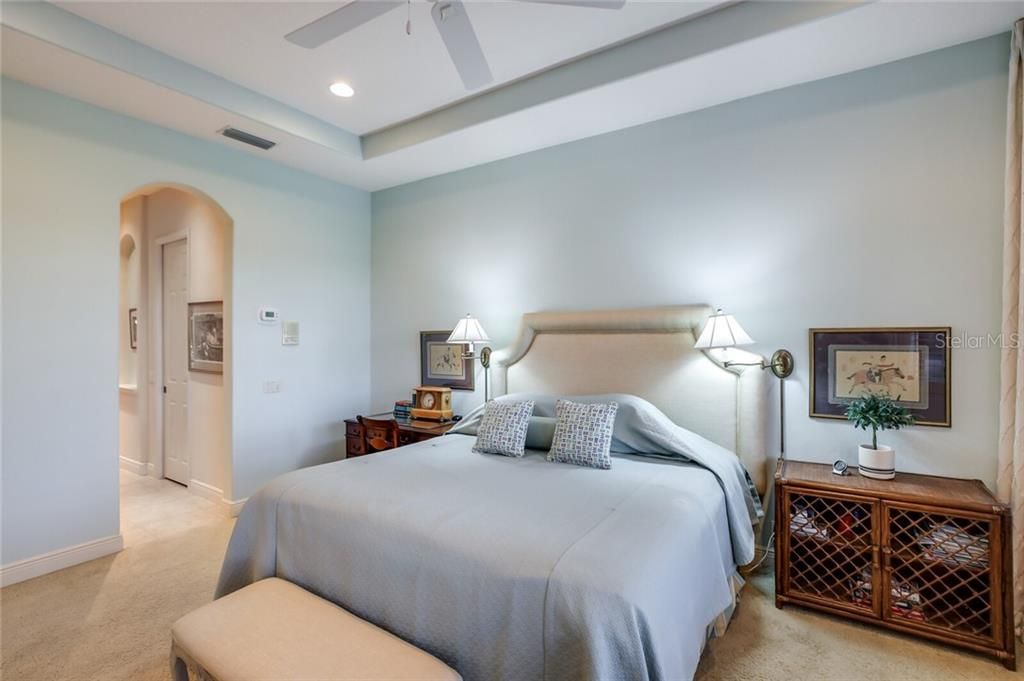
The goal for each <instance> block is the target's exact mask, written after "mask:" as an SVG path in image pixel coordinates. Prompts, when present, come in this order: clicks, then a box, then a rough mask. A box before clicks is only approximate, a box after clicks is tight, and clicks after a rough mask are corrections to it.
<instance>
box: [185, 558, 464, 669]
mask: <svg viewBox="0 0 1024 681" xmlns="http://www.w3.org/2000/svg"><path fill="white" fill-rule="evenodd" d="M171 639H172V643H171V676H172V677H173V678H174V680H175V681H188V678H189V670H190V669H191V670H193V671H194V672H196V675H197V676H198V677H200V678H202V679H214V680H215V681H312V680H314V679H315V680H316V681H355V680H357V679H358V681H461V677H460V676H459V675H458V674H457V673H456V672H455V671H454V670H452V669H451V668H450V667H448V666H447V665H445V664H444V663H442V662H441V661H440V660H438V659H437V658H435V657H433V656H431V655H428V654H427V653H425V652H423V651H422V650H420V649H419V648H416V647H415V646H412V645H410V644H408V643H406V642H405V641H403V640H402V639H400V638H398V637H397V636H394V635H393V634H390V633H388V632H386V631H384V630H383V629H381V628H380V627H376V626H374V625H372V624H370V623H369V622H366V621H364V620H361V619H359V618H358V617H356V616H355V615H353V614H351V613H349V612H347V611H346V610H343V609H341V608H339V607H338V606H336V605H334V604H333V603H330V602H328V601H325V600H324V599H322V598H319V597H318V596H314V595H313V594H311V593H309V592H308V591H306V590H304V589H302V588H300V587H298V586H295V585H294V584H292V583H290V582H286V581H284V580H283V579H277V578H271V579H264V580H262V581H259V582H256V583H255V584H250V585H249V586H247V587H245V588H244V589H241V590H239V591H236V592H235V593H233V594H229V595H228V596H225V597H224V598H220V599H218V600H216V601H214V602H213V603H210V604H208V605H204V606H203V607H201V608H199V609H198V610H196V611H194V612H191V613H189V614H188V615H185V616H184V617H182V618H181V619H180V620H178V621H177V622H175V623H174V626H173V627H172V628H171Z"/></svg>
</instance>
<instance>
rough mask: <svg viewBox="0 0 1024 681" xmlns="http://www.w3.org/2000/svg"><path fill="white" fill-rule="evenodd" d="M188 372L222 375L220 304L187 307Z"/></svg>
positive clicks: (222, 332)
mask: <svg viewBox="0 0 1024 681" xmlns="http://www.w3.org/2000/svg"><path fill="white" fill-rule="evenodd" d="M188 370H189V371H205V372H207V373H211V374H222V373H224V303H223V302H222V301H220V300H215V301H209V302H203V303H189V304H188Z"/></svg>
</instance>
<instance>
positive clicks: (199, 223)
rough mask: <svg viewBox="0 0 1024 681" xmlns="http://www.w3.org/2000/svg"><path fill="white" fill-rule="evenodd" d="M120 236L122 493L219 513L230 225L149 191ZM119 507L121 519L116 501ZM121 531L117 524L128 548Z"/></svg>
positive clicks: (185, 191) (223, 489)
mask: <svg viewBox="0 0 1024 681" xmlns="http://www.w3.org/2000/svg"><path fill="white" fill-rule="evenodd" d="M119 230H120V243H121V260H120V263H121V269H122V272H121V278H120V281H121V287H120V288H121V290H120V294H119V305H120V310H119V315H118V319H119V321H118V324H119V325H120V327H121V328H120V329H119V333H118V338H119V348H118V352H119V362H118V366H119V377H118V391H119V399H120V412H119V431H120V438H119V442H120V450H121V451H120V452H119V456H120V464H121V468H122V470H123V471H125V473H122V483H124V481H125V478H126V476H127V477H129V478H130V479H131V480H134V479H135V478H134V477H132V476H144V477H147V478H152V479H155V480H160V481H163V480H172V481H174V482H175V483H177V484H179V485H181V486H182V487H184V488H187V490H188V491H189V492H191V493H193V494H195V495H198V496H200V497H203V498H206V499H208V500H210V501H212V502H214V503H215V504H217V505H218V506H220V505H222V504H223V500H224V499H225V498H230V493H231V490H230V485H231V416H230V415H231V354H232V352H231V351H232V345H231V335H232V334H231V299H232V295H231V294H232V291H231V281H232V277H231V245H232V240H233V230H234V224H233V222H232V220H231V218H230V216H229V215H228V214H227V212H226V211H224V209H223V208H222V207H221V206H220V205H219V204H218V203H217V202H216V201H214V200H213V199H212V198H210V197H209V196H207V195H206V194H205V193H203V192H202V191H200V190H198V189H195V188H193V187H189V186H185V185H181V184H177V183H154V184H149V185H145V186H143V187H140V188H138V189H136V190H133V191H132V192H129V193H128V194H127V195H125V196H124V197H123V198H122V200H121V205H120V225H119ZM146 484H147V485H149V487H148V488H153V489H158V488H157V487H156V486H154V485H152V484H151V483H146ZM161 484H162V485H163V486H162V487H159V489H161V490H165V491H166V489H167V484H166V483H161ZM143 488H144V487H139V489H143ZM122 492H124V486H123V485H122ZM121 506H122V516H124V514H125V513H126V512H127V511H128V510H130V509H127V508H126V500H125V495H124V493H122V502H121ZM129 529H130V528H128V527H125V522H124V521H122V530H123V532H126V535H125V541H126V543H131V541H132V536H131V532H130V531H129Z"/></svg>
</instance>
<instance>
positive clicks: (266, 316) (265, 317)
mask: <svg viewBox="0 0 1024 681" xmlns="http://www.w3.org/2000/svg"><path fill="white" fill-rule="evenodd" d="M280 318H281V315H280V314H279V313H278V311H277V308H274V307H261V308H260V324H276V323H277V320H278V319H280Z"/></svg>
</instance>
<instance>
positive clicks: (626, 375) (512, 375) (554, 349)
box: [491, 305, 768, 494]
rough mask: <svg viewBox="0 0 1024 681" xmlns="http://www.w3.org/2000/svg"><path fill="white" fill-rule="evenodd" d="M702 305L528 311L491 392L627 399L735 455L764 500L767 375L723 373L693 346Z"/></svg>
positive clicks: (495, 364)
mask: <svg viewBox="0 0 1024 681" xmlns="http://www.w3.org/2000/svg"><path fill="white" fill-rule="evenodd" d="M711 312H712V310H711V308H710V307H708V306H707V305H679V306H670V307H653V308H641V309H631V310H600V311H587V312H534V313H530V314H526V315H523V320H522V325H521V327H520V330H519V337H518V338H517V339H516V341H515V342H514V343H513V344H512V345H511V346H510V347H508V348H505V349H503V350H500V351H497V352H495V353H494V355H493V356H492V358H491V362H492V376H493V380H494V394H495V395H504V394H507V393H517V392H536V393H545V394H555V395H593V394H600V393H630V394H633V395H638V396H640V397H642V398H644V399H645V400H647V401H649V402H651V403H652V404H654V405H655V406H656V407H658V408H659V409H661V410H662V411H663V412H664V413H665V414H666V415H667V416H668V417H669V418H671V419H672V420H673V421H675V422H676V423H678V424H679V425H680V426H682V427H684V428H687V429H688V430H692V431H694V432H695V433H698V434H700V435H703V436H704V437H706V438H708V439H709V440H711V441H713V442H716V443H718V444H720V445H722V446H723V447H726V448H727V449H730V450H732V451H734V452H736V453H737V454H738V455H739V457H740V459H741V460H742V461H743V463H744V465H745V466H746V467H747V470H749V471H750V475H751V477H752V478H753V479H754V483H755V484H756V485H757V488H758V491H760V492H761V493H762V494H763V493H764V491H765V486H766V484H767V480H768V471H767V470H766V462H767V456H766V451H767V447H766V442H765V409H766V402H767V394H766V378H765V372H764V371H760V370H758V369H756V368H754V369H752V370H743V369H741V368H738V367H730V368H725V367H723V366H722V364H721V362H720V361H718V360H717V359H716V358H715V356H714V355H712V354H711V353H705V352H703V351H701V350H697V349H695V348H694V347H693V345H694V343H695V342H696V335H697V333H698V332H699V330H700V326H701V325H702V324H703V323H704V320H705V319H707V317H708V315H709V314H711Z"/></svg>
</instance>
